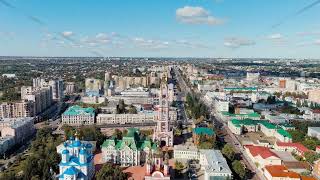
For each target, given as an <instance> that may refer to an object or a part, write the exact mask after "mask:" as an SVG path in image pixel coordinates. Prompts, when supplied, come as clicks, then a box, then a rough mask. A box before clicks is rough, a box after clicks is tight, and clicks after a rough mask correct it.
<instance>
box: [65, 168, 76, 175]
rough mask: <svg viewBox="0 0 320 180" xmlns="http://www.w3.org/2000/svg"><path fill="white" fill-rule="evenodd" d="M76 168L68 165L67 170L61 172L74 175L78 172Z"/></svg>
mask: <svg viewBox="0 0 320 180" xmlns="http://www.w3.org/2000/svg"><path fill="white" fill-rule="evenodd" d="M78 171H79V170H78V169H77V168H75V167H69V168H68V169H67V170H65V171H64V172H63V174H66V175H76V174H77V173H78Z"/></svg>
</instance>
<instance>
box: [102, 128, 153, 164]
mask: <svg viewBox="0 0 320 180" xmlns="http://www.w3.org/2000/svg"><path fill="white" fill-rule="evenodd" d="M156 149H157V144H156V143H154V142H152V141H151V140H150V139H146V138H145V139H141V138H140V136H139V130H138V129H136V128H129V129H128V133H127V134H126V135H125V136H124V137H123V138H122V139H121V140H120V139H117V138H115V137H112V138H110V139H107V140H105V141H104V143H103V144H102V156H103V161H104V162H112V163H116V164H121V166H139V165H141V164H144V163H145V162H146V160H147V157H149V154H150V153H153V151H154V150H156Z"/></svg>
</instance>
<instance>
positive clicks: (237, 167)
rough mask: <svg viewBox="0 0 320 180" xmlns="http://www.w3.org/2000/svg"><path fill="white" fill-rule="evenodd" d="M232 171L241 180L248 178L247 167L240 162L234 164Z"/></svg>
mask: <svg viewBox="0 0 320 180" xmlns="http://www.w3.org/2000/svg"><path fill="white" fill-rule="evenodd" d="M232 169H233V170H234V172H235V173H236V174H238V176H239V177H240V178H241V179H245V178H246V168H245V166H244V165H243V164H242V163H241V162H240V161H238V160H235V161H233V162H232Z"/></svg>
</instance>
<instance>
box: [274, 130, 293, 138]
mask: <svg viewBox="0 0 320 180" xmlns="http://www.w3.org/2000/svg"><path fill="white" fill-rule="evenodd" d="M277 132H278V133H279V134H280V135H282V136H284V137H288V138H290V139H292V137H291V134H290V133H288V131H286V130H284V129H282V128H280V129H278V130H277Z"/></svg>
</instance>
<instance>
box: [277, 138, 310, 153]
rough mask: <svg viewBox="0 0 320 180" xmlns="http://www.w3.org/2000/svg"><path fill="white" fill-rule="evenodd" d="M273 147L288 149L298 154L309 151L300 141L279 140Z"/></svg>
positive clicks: (279, 149)
mask: <svg viewBox="0 0 320 180" xmlns="http://www.w3.org/2000/svg"><path fill="white" fill-rule="evenodd" d="M274 149H275V150H277V151H289V152H292V153H295V154H298V155H300V156H304V153H306V152H308V151H310V150H309V149H308V148H306V147H305V146H304V145H302V144H300V143H287V142H280V141H277V142H276V143H275V145H274Z"/></svg>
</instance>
